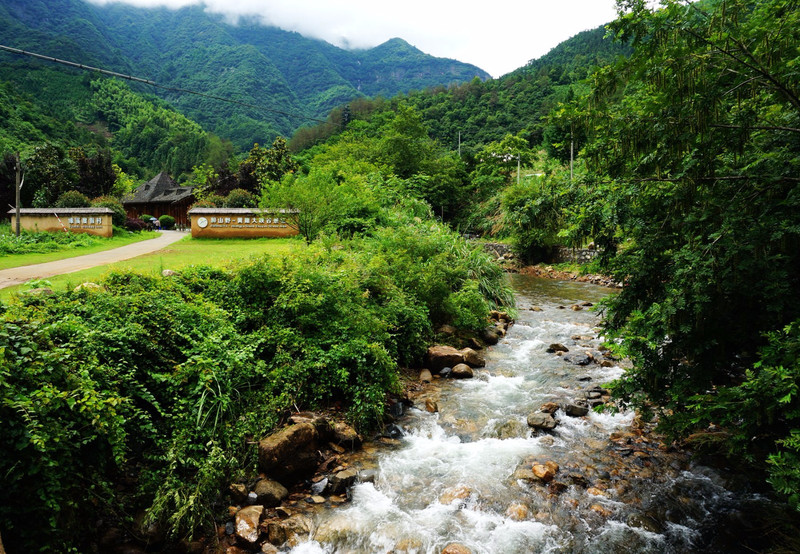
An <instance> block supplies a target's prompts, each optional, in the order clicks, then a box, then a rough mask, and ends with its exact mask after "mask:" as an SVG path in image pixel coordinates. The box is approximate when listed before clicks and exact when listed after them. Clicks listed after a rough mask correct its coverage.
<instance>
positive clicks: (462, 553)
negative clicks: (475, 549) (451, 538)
mask: <svg viewBox="0 0 800 554" xmlns="http://www.w3.org/2000/svg"><path fill="white" fill-rule="evenodd" d="M442 554H472V550H471V549H470V548H468V547H466V546H464V545H463V544H459V543H455V542H453V543H450V544H448V545H447V546H445V547H444V548H443V549H442Z"/></svg>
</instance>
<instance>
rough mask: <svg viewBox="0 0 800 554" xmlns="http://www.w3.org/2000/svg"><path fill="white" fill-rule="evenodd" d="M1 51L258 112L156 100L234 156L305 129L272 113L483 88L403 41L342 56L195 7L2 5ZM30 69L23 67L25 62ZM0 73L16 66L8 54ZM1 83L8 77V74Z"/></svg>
mask: <svg viewBox="0 0 800 554" xmlns="http://www.w3.org/2000/svg"><path fill="white" fill-rule="evenodd" d="M0 39H2V44H7V45H9V46H13V47H18V48H22V49H25V50H30V51H34V52H39V53H42V54H45V55H50V56H54V57H59V58H64V59H70V60H71V61H76V62H78V63H85V64H87V65H95V66H97V67H101V68H104V69H109V70H112V71H117V72H120V73H129V74H133V75H136V76H140V77H142V78H147V79H150V80H153V81H155V82H157V83H159V84H162V85H164V86H167V87H173V88H183V89H191V90H197V91H200V92H205V93H207V94H210V95H215V96H223V97H231V98H233V99H235V100H239V101H240V102H242V103H246V104H253V105H258V106H265V107H266V108H269V109H270V110H271V111H267V112H259V111H256V110H253V109H249V108H246V107H244V106H241V105H239V106H236V105H232V104H226V105H221V103H219V102H216V101H211V100H208V99H198V97H194V96H192V97H190V96H188V95H185V94H177V93H175V92H163V91H155V92H156V94H157V95H158V96H160V97H161V98H163V99H165V100H167V101H168V102H170V103H171V104H172V105H174V106H175V107H176V108H178V109H179V110H181V111H182V112H184V113H186V115H188V116H189V117H191V118H193V119H195V120H196V121H198V122H199V123H201V125H203V126H204V127H205V128H206V129H208V130H210V131H212V132H215V133H216V134H218V135H220V136H225V137H226V138H230V139H231V140H232V142H233V143H234V144H235V145H236V147H237V148H238V149H239V150H244V149H247V148H249V146H251V145H252V144H253V143H254V142H259V143H265V142H269V141H271V139H272V137H274V136H275V135H277V134H282V135H286V136H289V135H291V133H292V132H293V131H294V130H295V129H296V128H297V127H299V126H300V124H301V123H302V122H301V121H298V120H297V119H294V118H292V117H288V116H286V115H282V114H280V113H277V112H286V113H292V114H298V115H300V116H301V117H305V118H324V117H325V116H327V114H328V113H329V112H330V110H331V109H332V108H334V107H336V106H339V105H341V104H344V103H346V102H348V101H350V100H352V99H353V98H357V97H361V96H377V95H383V96H394V95H396V94H398V93H406V92H409V91H411V90H419V89H423V88H426V87H430V86H436V85H449V84H452V83H458V82H465V81H470V80H472V79H473V78H475V77H478V78H479V79H482V80H486V79H490V78H491V77H490V75H489V74H488V73H486V72H485V71H483V70H482V69H480V68H478V67H476V66H473V65H470V64H466V63H463V62H459V61H457V60H450V59H446V58H436V57H433V56H430V55H428V54H425V53H424V52H422V51H420V50H419V49H417V48H416V47H414V46H412V45H410V44H409V43H408V42H406V41H405V40H403V39H401V38H393V39H389V40H388V41H386V42H384V43H382V44H380V45H378V46H376V47H374V48H370V49H363V50H345V49H343V48H340V47H338V46H335V45H333V44H330V43H328V42H325V41H323V40H320V39H315V38H309V37H305V36H303V35H301V34H299V33H296V32H293V31H286V30H283V29H280V28H278V27H274V26H264V25H261V24H258V25H257V24H256V23H255V19H254V18H249V19H248V18H245V19H241V20H240V21H239V22H238V23H237V24H236V25H234V24H232V23H231V22H230V21H228V20H226V19H225V18H224V16H222V15H217V14H210V13H207V12H206V11H205V9H204V7H202V6H185V7H182V8H179V9H169V8H166V7H154V8H138V7H132V6H129V5H124V4H120V3H115V4H106V5H95V4H91V3H87V2H85V1H82V0H24V1H22V0H0ZM23 63H25V64H26V66H27V67H28V68H31V67H35V65H34V64H32V63H31V62H30V60H28V61H26V62H23ZM0 65H3V66H6V68H8V66H9V65H17V66H19V65H20V61H19V60H15V59H13V58H12V57H11V56H10V55H8V54H3V55H2V56H0ZM5 73H6V75H7V74H8V71H6V72H5Z"/></svg>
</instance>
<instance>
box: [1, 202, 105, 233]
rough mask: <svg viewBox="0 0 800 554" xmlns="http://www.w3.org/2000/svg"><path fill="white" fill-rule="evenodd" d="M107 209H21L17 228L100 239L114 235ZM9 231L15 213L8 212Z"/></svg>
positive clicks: (13, 224) (13, 226)
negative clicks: (9, 219) (81, 234)
mask: <svg viewBox="0 0 800 554" xmlns="http://www.w3.org/2000/svg"><path fill="white" fill-rule="evenodd" d="M112 213H113V212H112V211H111V210H110V209H109V208H58V209H55V208H22V209H21V210H20V218H19V226H20V229H22V230H23V231H33V232H47V233H64V232H67V233H87V234H90V235H98V236H101V237H110V236H111V235H113V234H114V228H113V226H112V224H111V214H112ZM8 214H9V216H10V217H11V229H12V230H13V229H14V228H15V211H14V210H10V211H9V212H8Z"/></svg>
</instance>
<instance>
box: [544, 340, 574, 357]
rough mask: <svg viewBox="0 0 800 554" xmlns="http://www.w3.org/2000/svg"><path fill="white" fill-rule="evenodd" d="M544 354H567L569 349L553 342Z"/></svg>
mask: <svg viewBox="0 0 800 554" xmlns="http://www.w3.org/2000/svg"><path fill="white" fill-rule="evenodd" d="M546 352H548V353H549V354H553V353H555V352H569V348H567V347H566V346H564V345H563V344H561V343H560V342H554V343H553V344H551V345H550V346H548V347H547V350H546Z"/></svg>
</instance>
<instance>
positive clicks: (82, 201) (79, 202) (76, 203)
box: [54, 190, 92, 208]
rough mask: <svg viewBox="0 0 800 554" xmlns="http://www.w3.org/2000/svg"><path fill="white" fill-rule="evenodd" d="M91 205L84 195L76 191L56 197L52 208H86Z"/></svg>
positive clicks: (69, 191)
mask: <svg viewBox="0 0 800 554" xmlns="http://www.w3.org/2000/svg"><path fill="white" fill-rule="evenodd" d="M91 205H92V204H91V202H89V199H88V198H87V197H86V195H85V194H83V193H80V192H78V191H77V190H68V191H67V192H65V193H63V194H62V195H61V196H59V197H58V200H56V204H55V206H54V207H56V208H88V207H90V206H91Z"/></svg>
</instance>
